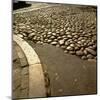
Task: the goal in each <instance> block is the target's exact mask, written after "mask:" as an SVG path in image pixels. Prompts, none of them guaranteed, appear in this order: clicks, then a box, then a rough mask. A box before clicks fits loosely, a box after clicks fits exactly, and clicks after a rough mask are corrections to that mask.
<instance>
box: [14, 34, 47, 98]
mask: <svg viewBox="0 0 100 100" xmlns="http://www.w3.org/2000/svg"><path fill="white" fill-rule="evenodd" d="M13 40H14V41H16V42H17V44H18V45H19V46H20V47H21V48H22V50H23V52H24V53H25V56H26V58H27V61H28V64H29V97H45V96H46V90H45V82H44V76H43V70H42V66H41V63H40V60H39V58H38V55H37V54H36V52H35V51H34V50H33V49H32V47H31V46H30V45H29V44H28V43H27V42H26V41H25V40H23V39H21V38H20V37H18V36H17V35H13Z"/></svg>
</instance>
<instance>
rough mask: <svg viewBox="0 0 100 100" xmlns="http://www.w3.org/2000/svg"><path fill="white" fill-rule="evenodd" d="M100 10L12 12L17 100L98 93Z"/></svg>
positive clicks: (36, 7) (55, 7)
mask: <svg viewBox="0 0 100 100" xmlns="http://www.w3.org/2000/svg"><path fill="white" fill-rule="evenodd" d="M96 10H97V9H96V7H94V6H81V5H68V4H66V5H65V4H50V3H33V4H32V5H31V6H30V7H27V8H21V9H17V10H14V11H13V34H14V35H15V37H16V38H17V37H18V39H19V40H18V39H16V38H14V37H13V41H14V42H13V45H14V46H13V93H14V94H13V97H14V98H32V97H49V96H69V95H80V94H95V93H96V62H97V26H96V25H97V22H96V20H97V19H96V13H97V11H96ZM14 39H15V40H17V41H18V43H19V44H20V45H19V46H18V44H16V41H15V40H14ZM21 39H22V40H21ZM23 41H25V43H24V42H23ZM24 44H27V46H28V45H29V48H30V49H28V47H27V46H23V45H24ZM23 47H24V49H23ZM26 49H28V50H26ZM31 49H32V50H33V51H32V50H31ZM29 52H31V54H30V53H29ZM34 52H36V53H34ZM29 55H30V56H29ZM32 55H33V56H32ZM35 55H37V56H35ZM37 59H39V60H37ZM36 61H37V62H38V61H39V63H35V62H36ZM33 63H35V64H38V65H34V67H33V65H32V64H33ZM31 65H32V67H31ZM39 74H40V75H39ZM31 82H32V83H31ZM35 84H36V86H35ZM34 87H35V88H34Z"/></svg>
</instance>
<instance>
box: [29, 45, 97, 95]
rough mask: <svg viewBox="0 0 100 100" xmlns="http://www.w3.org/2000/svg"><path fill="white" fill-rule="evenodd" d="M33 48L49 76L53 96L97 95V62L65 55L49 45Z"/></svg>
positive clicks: (34, 46)
mask: <svg viewBox="0 0 100 100" xmlns="http://www.w3.org/2000/svg"><path fill="white" fill-rule="evenodd" d="M30 44H31V43H30ZM31 46H32V47H33V48H34V50H35V51H36V52H37V54H38V56H39V57H40V60H41V62H42V64H43V66H44V67H43V68H44V70H45V71H46V72H48V74H49V78H50V88H51V96H64V95H65V96H66V95H79V94H95V93H96V62H92V61H91V62H89V61H84V60H81V59H80V58H78V57H77V56H74V55H69V54H65V53H64V52H63V50H61V48H57V47H55V46H52V45H49V44H45V45H39V44H33V43H32V44H31Z"/></svg>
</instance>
